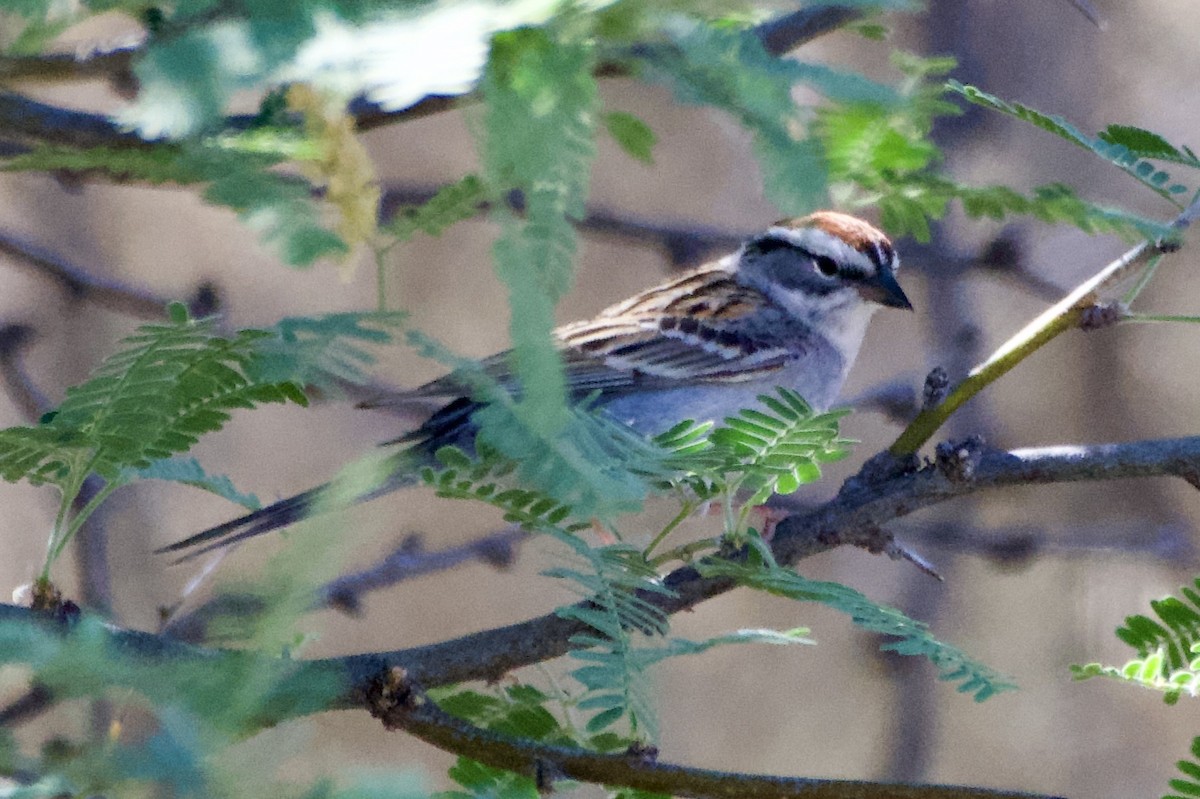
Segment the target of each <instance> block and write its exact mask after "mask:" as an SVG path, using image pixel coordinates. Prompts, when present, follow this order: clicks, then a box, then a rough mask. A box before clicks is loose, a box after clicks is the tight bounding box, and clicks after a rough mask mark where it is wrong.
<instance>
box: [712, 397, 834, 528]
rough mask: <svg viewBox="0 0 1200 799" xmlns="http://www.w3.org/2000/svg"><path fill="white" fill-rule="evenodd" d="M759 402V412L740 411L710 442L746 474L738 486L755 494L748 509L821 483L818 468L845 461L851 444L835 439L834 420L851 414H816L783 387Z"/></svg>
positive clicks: (713, 435) (727, 420)
mask: <svg viewBox="0 0 1200 799" xmlns="http://www.w3.org/2000/svg"><path fill="white" fill-rule="evenodd" d="M758 399H759V402H761V403H763V409H762V410H757V409H745V410H742V411H741V412H740V413H739V414H738V415H737V416H734V417H730V418H727V419H725V421H724V423H723V424H722V425H721V426H720V427H718V428H717V429H715V430H714V431H713V432H712V435H711V436H710V437H709V440H710V441H711V442H712V444H713V446H714V448H715V449H716V450H717V451H718V452H724V453H727V454H728V455H729V456H730V458H731V461H732V464H731V465H733V467H734V468H735V469H736V470H738V471H741V472H743V473H744V474H745V479H744V480H743V481H742V482H741V483H740V486H739V487H740V488H745V489H750V490H751V491H752V492H753V493H752V494H751V496H750V498H749V499H748V500H746V504H747V505H761V504H762V503H763V502H765V501H766V499H767V498H768V497H769V496H771V494H775V493H779V494H790V493H791V492H793V491H795V490H796V489H798V488H799V487H800V486H802V485H806V484H808V483H811V482H814V481H816V480H818V479H820V477H821V468H820V464H821V463H823V462H829V461H834V460H838V459H840V458H844V457H845V456H846V455H847V454H848V452H849V451H848V450H847V449H846V447H847V445H849V444H850V443H852V442H850V441H847V440H845V439H842V438H840V437H839V436H838V420H839V419H841V418H842V417H844V416H845V415H846V414H848V413H850V411H849V410H845V409H843V410H835V411H830V412H828V413H822V414H814V413H813V411H812V408H811V407H809V405H808V403H806V402H805V401H804V398H803V397H801V396H800V395H799V394H797V393H796V392H795V391H792V390H791V389H787V388H782V387H780V388H777V389H776V395H775V396H770V395H762V396H760V397H759V398H758Z"/></svg>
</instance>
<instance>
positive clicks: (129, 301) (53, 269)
mask: <svg viewBox="0 0 1200 799" xmlns="http://www.w3.org/2000/svg"><path fill="white" fill-rule="evenodd" d="M0 253H5V254H7V255H10V256H12V258H13V259H14V260H15V261H16V263H18V264H21V265H23V266H26V267H29V268H32V269H34V270H35V271H36V272H37V273H38V274H40V275H44V276H46V277H50V278H52V279H54V280H55V281H57V282H58V283H60V284H61V285H62V286H63V288H64V289H66V290H67V291H68V292H69V293H70V294H71V296H72V297H76V298H79V299H84V298H86V299H88V300H91V301H93V302H95V303H96V304H97V305H100V306H102V307H105V308H109V309H110V310H113V311H118V312H120V313H125V314H129V315H131V316H134V317H137V318H140V319H161V318H162V317H163V316H164V314H165V313H166V308H167V304H168V302H170V299H169V298H168V297H164V296H162V295H156V294H153V293H151V292H149V291H146V290H145V289H142V288H139V287H137V286H134V285H132V284H129V283H122V282H120V281H117V280H109V279H106V278H102V277H97V276H95V275H93V274H91V273H89V272H88V271H87V270H85V269H81V268H80V267H78V266H76V265H75V264H72V263H69V262H68V261H66V260H65V259H63V258H60V257H58V256H57V255H54V254H53V253H50V252H49V251H47V250H45V249H43V248H41V247H38V246H37V245H35V244H31V243H29V242H26V241H22V240H20V239H18V238H16V237H15V236H9V235H5V234H0Z"/></svg>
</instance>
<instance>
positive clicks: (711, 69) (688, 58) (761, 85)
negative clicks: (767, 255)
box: [646, 24, 846, 214]
mask: <svg viewBox="0 0 1200 799" xmlns="http://www.w3.org/2000/svg"><path fill="white" fill-rule="evenodd" d="M670 45H671V46H669V47H658V48H654V49H652V50H650V51H649V54H648V57H647V64H646V66H647V68H648V73H647V74H648V77H651V78H653V79H655V80H658V81H660V82H663V83H666V84H668V85H670V86H671V87H672V88H673V89H674V91H675V96H676V97H677V98H678V99H679V100H680V101H681V102H685V103H695V104H704V105H712V106H714V107H716V108H719V109H721V110H723V111H726V112H727V113H729V114H730V115H731V116H733V117H734V118H735V119H737V120H738V121H739V122H740V123H741V124H742V125H743V126H744V127H745V128H746V129H747V130H749V131H750V132H751V133H753V134H754V151H755V155H756V156H757V157H758V161H759V165H760V167H761V169H762V172H763V180H764V182H765V184H766V193H767V197H768V198H769V199H770V200H771V201H772V202H773V203H775V205H776V206H777V207H779V208H780V209H781V210H783V211H784V212H786V213H789V214H796V213H803V212H806V211H810V210H812V209H813V208H815V207H817V206H818V205H820V204H821V203H822V202H823V200H824V198H825V174H826V169H825V163H824V157H823V153H822V151H821V149H820V147H819V145H818V143H817V142H816V141H814V140H813V139H808V138H798V137H797V136H796V134H795V132H794V131H793V127H794V125H795V124H796V123H797V122H798V119H797V117H798V109H797V108H796V106H795V103H793V102H792V98H791V91H792V85H793V83H794V82H795V81H797V80H799V79H802V78H803V77H817V76H816V75H815V73H812V74H810V75H802V73H804V72H805V70H804V68H803V67H802V66H801V65H799V64H798V63H794V62H789V61H783V60H780V59H777V58H773V57H772V56H770V55H769V54H768V53H767V52H766V51H765V50H764V49H763V47H762V43H761V42H760V41H759V40H758V39H757V38H756V37H755V36H754V35H753V34H751V33H750V32H748V31H726V30H717V29H714V28H710V27H706V26H703V25H698V24H697V25H692V26H687V27H682V28H681V29H680V30H677V31H672V34H671V42H670ZM819 77H820V78H821V79H823V83H824V84H827V85H828V84H832V85H833V86H835V87H838V84H837V82H836V81H834V80H829V79H828V78H829V75H828V74H822V75H820V76H819ZM840 88H846V87H840Z"/></svg>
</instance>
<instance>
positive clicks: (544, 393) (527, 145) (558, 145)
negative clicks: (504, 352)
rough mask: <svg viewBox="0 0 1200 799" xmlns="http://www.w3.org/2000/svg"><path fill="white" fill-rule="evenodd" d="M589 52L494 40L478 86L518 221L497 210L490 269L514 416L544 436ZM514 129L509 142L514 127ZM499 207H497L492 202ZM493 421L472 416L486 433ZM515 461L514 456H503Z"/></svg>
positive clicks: (550, 411) (591, 111)
mask: <svg viewBox="0 0 1200 799" xmlns="http://www.w3.org/2000/svg"><path fill="white" fill-rule="evenodd" d="M594 63H595V54H594V53H593V51H592V48H591V47H590V46H588V45H587V44H585V43H583V42H577V41H574V40H571V39H568V38H555V37H554V36H552V35H551V33H550V32H548V31H546V30H541V29H533V28H527V29H520V30H516V31H509V32H507V33H504V34H502V35H500V36H497V37H496V39H495V40H494V41H493V43H492V56H491V60H490V62H489V65H488V70H487V74H486V76H485V79H484V82H483V97H484V100H485V102H486V105H487V113H486V117H485V139H484V142H483V155H484V161H485V163H486V164H487V166H488V172H487V178H486V179H487V183H488V184H489V186H491V187H492V188H493V190H494V191H496V192H505V191H508V190H510V189H518V190H520V191H521V192H522V195H523V197H524V200H525V218H524V220H523V221H518V220H517V219H516V218H515V216H513V215H511V214H509V213H507V212H502V214H501V222H502V233H501V236H500V239H499V240H498V241H497V242H496V247H495V260H496V273H497V274H498V275H499V276H500V279H501V280H502V281H503V282H504V284H505V286H507V288H508V292H509V302H510V305H511V307H512V314H513V316H512V319H513V321H512V324H511V326H510V333H511V337H512V342H513V351H514V361H515V364H516V367H517V373H518V376H519V377H520V383H521V385H522V387H523V391H522V397H521V399H520V400H519V401H517V402H516V403H514V405H513V412H514V413H515V414H516V415H517V416H519V417H521V419H522V420H523V426H524V427H525V428H527V429H529V430H531V431H533V432H534V433H535V434H536V435H538V436H540V437H542V438H543V439H546V440H549V439H552V438H554V437H555V436H557V435H558V433H559V432H561V431H562V429H563V427H564V426H565V425H566V423H567V413H566V404H567V396H566V387H565V383H564V380H563V375H562V364H561V362H560V360H559V355H558V350H557V348H556V347H555V345H554V341H553V337H552V335H551V332H552V330H553V329H554V326H555V320H554V304H555V303H556V302H557V301H558V299H559V298H560V297H562V296H563V294H564V293H565V292H566V291H567V290H568V289H569V288H570V286H571V282H572V280H573V275H574V263H573V260H574V255H575V229H574V226H573V225H572V224H571V220H572V219H579V218H581V217H582V216H583V213H584V201H585V199H586V197H587V189H588V180H589V177H590V174H591V161H592V157H593V156H594V154H595V141H594V139H595V124H596V119H595V117H596V105H597V94H596V82H595V78H594V77H593V75H592V69H593V65H594ZM518 130H519V131H521V135H519V136H514V135H513V131H518ZM496 206H497V207H500V206H501V204H500V203H496ZM497 421H498V420H497V419H493V418H489V417H487V416H485V417H484V418H483V419H482V420H481V425H482V427H483V428H484V432H485V434H486V433H487V432H488V428H489V426H491V428H492V430H497V431H498V430H500V429H501V428H500V427H497V426H496V422H497ZM508 454H509V455H510V456H516V454H517V453H516V452H515V451H510V452H509V453H508Z"/></svg>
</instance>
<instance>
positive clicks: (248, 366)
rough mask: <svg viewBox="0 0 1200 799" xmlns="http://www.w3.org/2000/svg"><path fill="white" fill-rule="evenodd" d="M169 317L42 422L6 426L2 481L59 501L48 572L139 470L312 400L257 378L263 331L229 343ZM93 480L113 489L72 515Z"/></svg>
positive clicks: (127, 344) (128, 343) (0, 449)
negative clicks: (242, 418) (240, 412)
mask: <svg viewBox="0 0 1200 799" xmlns="http://www.w3.org/2000/svg"><path fill="white" fill-rule="evenodd" d="M172 313H173V320H172V321H171V322H169V323H165V324H154V325H145V326H143V327H141V328H140V329H139V330H138V332H137V333H135V334H134V335H133V336H131V337H129V338H128V339H126V340H125V341H124V342H123V348H122V349H121V350H120V351H118V352H117V353H115V354H113V355H111V356H109V358H107V359H106V360H105V361H104V362H103V363H102V364H101V365H100V366H99V367H98V368H97V369H96V371H95V372H94V373H93V375H92V377H91V378H90V379H89V380H87V381H86V382H85V383H83V384H81V385H78V386H75V387H73V388H71V389H68V390H67V396H66V399H65V400H64V401H63V403H62V404H61V405H60V406H59V407H58V408H57V409H56V410H54V411H53V412H51V413H49V414H47V415H46V416H45V417H44V418H43V419H42V421H41V423H40V424H38V425H37V426H35V427H10V428H7V429H5V430H0V477H3V479H5V480H7V481H9V482H16V481H19V480H28V481H29V482H31V483H33V484H34V485H41V484H44V483H50V484H52V485H54V486H56V487H57V488H58V489H59V492H60V494H61V497H62V501H61V507H60V510H59V515H58V521H57V523H56V525H55V529H54V532H53V535H52V537H51V542H50V548H49V554H48V557H47V562H46V571H44V572H43V576H46V575H47V573H48V570H49V567H50V563H51V562H52V561H53V560H54V559H55V558H56V557H57V556H58V554H59V553H60V552H61V551H62V548H63V546H65V545H66V542H67V541H68V540H69V539H70V538H71V536H72V535H73V534H74V532H75V531H76V530H77V529H78V528H79V526H80V525H81V524H82V523H83V521H85V520H86V519H87V517H88V516H89V515H90V513H91V512H92V511H94V510H95V507H96V506H97V505H98V504H99V502H100V501H102V500H103V499H104V498H105V497H107V495H108V494H109V493H111V492H112V491H113V490H114V489H116V488H117V487H119V486H121V485H123V484H124V482H127V481H128V480H129V479H131V478H132V477H134V476H136V474H137V471H138V470H144V469H148V468H149V467H151V465H152V464H153V463H154V462H155V461H158V460H161V459H164V458H169V457H171V456H172V455H175V454H176V453H180V452H185V451H187V450H188V449H190V448H191V447H192V446H193V445H194V444H195V443H196V441H197V440H199V438H200V436H202V435H204V434H205V433H210V432H212V431H214V430H219V429H220V428H221V427H222V426H223V425H224V424H225V422H226V421H228V420H229V414H230V412H231V411H232V410H234V409H237V408H253V407H255V406H256V405H261V404H263V403H274V402H286V401H289V400H290V401H292V402H297V403H301V404H304V403H306V399H305V397H304V394H303V393H302V392H301V391H300V389H299V388H298V387H297V386H295V385H294V384H293V383H290V382H286V381H284V382H261V381H257V380H255V379H254V376H253V369H252V364H253V362H254V359H255V350H256V346H257V345H258V343H259V342H260V341H261V340H262V339H263V338H264V337H265V336H266V335H267V334H266V333H264V332H262V331H256V330H244V331H241V332H239V333H237V334H235V335H234V336H232V337H230V338H225V337H222V336H219V335H217V334H216V333H215V332H214V327H213V324H212V322H211V321H205V320H199V321H197V320H191V319H187V318H186V312H184V311H183V310H182V308H181V307H178V306H177V307H176V308H175V309H174V310H173V312H172ZM93 475H95V476H97V477H99V478H102V479H103V480H104V481H105V483H106V485H105V486H104V488H103V489H101V490H100V492H99V493H98V494H97V495H96V496H95V497H94V498H93V499H92V500H91V501H90V502H89V503H88V505H87V506H85V507H84V508H82V509H76V510H72V506H73V504H74V502H75V500H76V497H78V496H79V494H80V491H81V490H82V489H83V485H84V481H85V480H86V479H87V478H88V477H90V476H93Z"/></svg>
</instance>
